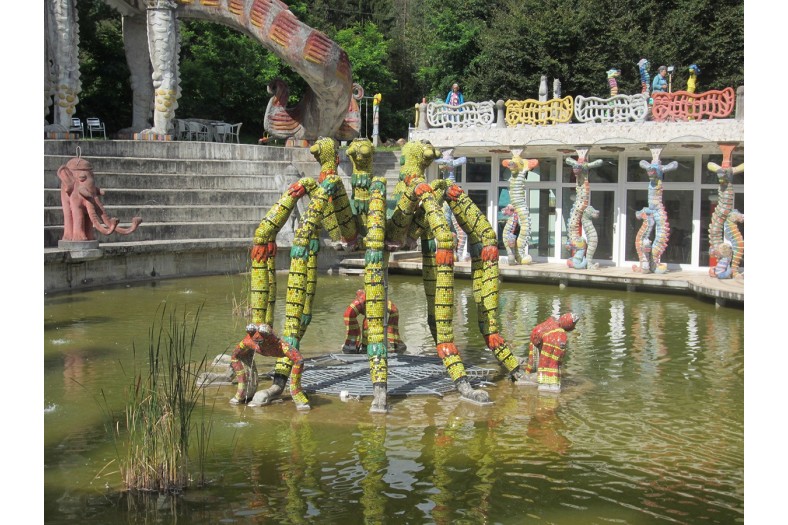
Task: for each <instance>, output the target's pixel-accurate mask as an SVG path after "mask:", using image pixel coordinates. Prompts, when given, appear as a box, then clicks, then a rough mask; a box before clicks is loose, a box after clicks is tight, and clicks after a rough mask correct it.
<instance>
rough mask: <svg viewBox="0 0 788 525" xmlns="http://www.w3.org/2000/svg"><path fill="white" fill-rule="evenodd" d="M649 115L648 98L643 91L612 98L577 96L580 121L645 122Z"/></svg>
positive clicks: (576, 111)
mask: <svg viewBox="0 0 788 525" xmlns="http://www.w3.org/2000/svg"><path fill="white" fill-rule="evenodd" d="M646 117H648V98H647V97H646V96H645V95H643V94H642V93H637V94H635V95H616V96H614V97H610V98H600V97H584V96H582V95H578V96H576V97H575V119H577V121H578V122H643V121H645V120H646Z"/></svg>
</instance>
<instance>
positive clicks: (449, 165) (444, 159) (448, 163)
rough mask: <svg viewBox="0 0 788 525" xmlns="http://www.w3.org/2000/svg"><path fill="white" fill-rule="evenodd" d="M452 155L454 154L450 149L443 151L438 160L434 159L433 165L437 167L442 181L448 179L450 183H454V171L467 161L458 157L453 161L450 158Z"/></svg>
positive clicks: (452, 158)
mask: <svg viewBox="0 0 788 525" xmlns="http://www.w3.org/2000/svg"><path fill="white" fill-rule="evenodd" d="M452 153H454V149H452V148H449V149H446V150H443V151H442V152H441V156H440V158H438V159H435V164H437V165H438V169H439V170H440V171H441V174H442V177H443V178H444V179H450V180H451V181H454V180H455V178H454V169H455V168H456V167H457V166H462V165H463V164H465V163H466V162H467V161H468V159H466V158H465V157H459V158H456V159H455V158H454V157H453V156H452Z"/></svg>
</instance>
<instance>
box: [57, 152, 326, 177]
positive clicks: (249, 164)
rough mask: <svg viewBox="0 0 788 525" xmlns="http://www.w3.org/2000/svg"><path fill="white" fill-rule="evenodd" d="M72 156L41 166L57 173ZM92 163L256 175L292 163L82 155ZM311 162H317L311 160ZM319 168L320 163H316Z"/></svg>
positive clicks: (116, 168)
mask: <svg viewBox="0 0 788 525" xmlns="http://www.w3.org/2000/svg"><path fill="white" fill-rule="evenodd" d="M70 158H71V157H59V156H45V157H44V170H45V171H51V172H52V173H53V174H55V175H57V170H58V168H60V166H62V165H63V164H65V163H66V162H68V160H69V159H70ZM82 158H84V159H85V160H87V161H88V162H90V163H91V164H92V165H93V172H94V174H95V175H96V177H99V176H100V174H103V173H156V174H170V175H172V174H179V173H189V174H195V175H258V176H268V175H270V176H273V175H277V174H280V173H281V174H283V173H284V170H285V168H287V167H288V166H289V165H291V164H293V163H291V162H289V161H248V160H237V161H232V160H215V159H202V160H198V159H131V158H121V157H88V156H84V155H83V157H82ZM312 163H313V164H316V163H315V162H314V161H313V162H312ZM317 167H318V168H319V166H317Z"/></svg>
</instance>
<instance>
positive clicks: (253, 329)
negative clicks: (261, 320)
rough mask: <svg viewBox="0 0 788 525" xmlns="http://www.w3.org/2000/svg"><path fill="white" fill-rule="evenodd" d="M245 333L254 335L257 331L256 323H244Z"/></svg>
mask: <svg viewBox="0 0 788 525" xmlns="http://www.w3.org/2000/svg"><path fill="white" fill-rule="evenodd" d="M246 333H247V334H249V335H252V336H253V335H254V334H256V333H257V325H256V324H254V323H249V324H248V325H246Z"/></svg>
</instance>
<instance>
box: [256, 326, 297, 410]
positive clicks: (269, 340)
mask: <svg viewBox="0 0 788 525" xmlns="http://www.w3.org/2000/svg"><path fill="white" fill-rule="evenodd" d="M257 334H258V336H259V340H257V348H256V349H255V351H256V352H257V353H258V354H260V355H264V356H267V357H279V358H281V357H283V356H284V359H277V361H276V366H275V368H274V384H273V385H272V386H271V387H270V388H268V389H267V390H263V391H260V392H258V393H257V394H255V396H254V399H252V401H251V402H250V403H249V406H258V405H265V404H268V403H270V402H271V400H272V399H273V398H274V397H276V396H278V395H279V394H281V393H282V391H283V390H284V386H285V382H286V381H287V376H288V375H289V376H290V395H291V396H292V398H293V402H294V403H295V405H296V408H297V409H298V410H309V409H310V408H311V407H310V406H309V399H308V398H307V397H306V394H305V393H304V391H303V390H302V389H301V375H302V374H303V372H304V358H303V357H301V353H300V352H299V351H298V349H297V348H296V347H294V346H293V345H291V344H290V343H288V342H287V341H285V340H283V339H280V338H279V337H277V336H276V334H274V331H273V329H272V328H271V326H270V325H267V324H261V325H260V326H258V327H257ZM288 371H289V374H288V373H287V372H288Z"/></svg>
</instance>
